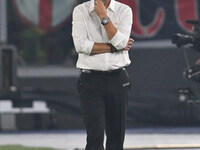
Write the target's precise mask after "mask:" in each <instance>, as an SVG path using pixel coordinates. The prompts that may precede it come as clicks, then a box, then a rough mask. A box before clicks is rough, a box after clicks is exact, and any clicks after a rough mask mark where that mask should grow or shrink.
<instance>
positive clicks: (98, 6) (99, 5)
mask: <svg viewBox="0 0 200 150" xmlns="http://www.w3.org/2000/svg"><path fill="white" fill-rule="evenodd" d="M94 11H95V12H96V14H97V16H98V17H99V18H100V19H101V20H102V19H103V18H106V17H108V16H107V10H106V7H105V5H104V4H103V2H102V0H95V7H94Z"/></svg>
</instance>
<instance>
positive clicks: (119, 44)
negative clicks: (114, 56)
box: [110, 31, 125, 50]
mask: <svg viewBox="0 0 200 150" xmlns="http://www.w3.org/2000/svg"><path fill="white" fill-rule="evenodd" d="M123 40H124V36H123V34H122V33H120V32H119V31H117V33H116V34H115V35H114V37H113V38H112V39H111V40H110V43H111V44H112V45H113V46H114V47H115V48H116V49H117V50H122V49H123V48H124V47H125V46H124V44H123Z"/></svg>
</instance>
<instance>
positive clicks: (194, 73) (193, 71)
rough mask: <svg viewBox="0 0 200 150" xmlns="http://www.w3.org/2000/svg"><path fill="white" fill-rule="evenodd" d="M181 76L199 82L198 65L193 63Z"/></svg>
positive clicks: (199, 69) (199, 67)
mask: <svg viewBox="0 0 200 150" xmlns="http://www.w3.org/2000/svg"><path fill="white" fill-rule="evenodd" d="M183 77H184V78H185V79H188V80H192V81H196V82H200V65H194V66H191V67H188V68H187V69H185V71H184V72H183Z"/></svg>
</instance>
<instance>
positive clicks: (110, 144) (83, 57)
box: [72, 0, 134, 150]
mask: <svg viewBox="0 0 200 150" xmlns="http://www.w3.org/2000/svg"><path fill="white" fill-rule="evenodd" d="M131 27H132V10H131V8H130V7H129V6H127V5H124V4H122V3H120V2H117V1H115V0H90V1H88V2H85V3H83V4H80V5H78V6H77V7H75V8H74V11H73V27H72V36H73V40H74V45H75V48H76V51H77V53H78V61H77V68H79V69H80V70H81V74H80V78H79V81H78V85H77V87H78V91H79V93H80V102H81V109H82V114H83V119H84V123H85V126H86V131H87V145H86V150H103V149H104V147H103V141H104V130H105V133H106V136H107V140H106V150H122V149H123V143H124V134H125V116H126V111H127V103H128V97H129V90H130V81H129V77H128V74H127V71H126V69H125V67H126V66H128V65H129V64H130V63H131V61H130V59H129V54H128V51H129V50H130V48H131V45H132V44H133V42H134V40H133V39H131V38H129V36H130V33H131Z"/></svg>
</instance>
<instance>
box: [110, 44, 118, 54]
mask: <svg viewBox="0 0 200 150" xmlns="http://www.w3.org/2000/svg"><path fill="white" fill-rule="evenodd" d="M108 45H109V46H110V52H111V53H115V52H117V51H118V50H117V49H116V48H115V47H114V46H113V45H112V44H111V43H108Z"/></svg>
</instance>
